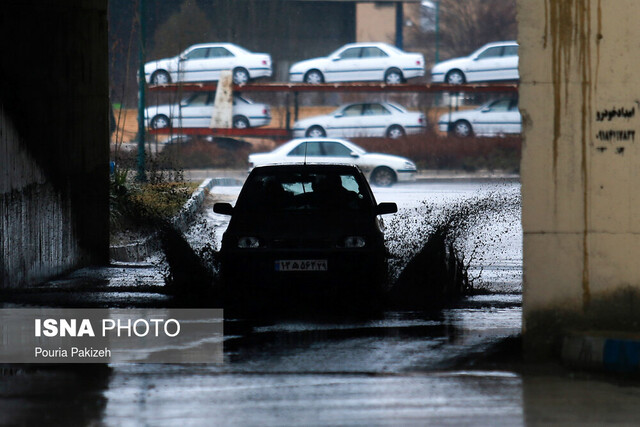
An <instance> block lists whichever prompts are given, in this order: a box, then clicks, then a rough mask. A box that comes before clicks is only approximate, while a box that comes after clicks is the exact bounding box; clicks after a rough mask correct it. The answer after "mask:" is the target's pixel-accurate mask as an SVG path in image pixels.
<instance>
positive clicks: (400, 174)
mask: <svg viewBox="0 0 640 427" xmlns="http://www.w3.org/2000/svg"><path fill="white" fill-rule="evenodd" d="M416 174H417V171H416V170H415V169H413V170H398V171H396V176H397V180H398V182H413V181H415V180H416Z"/></svg>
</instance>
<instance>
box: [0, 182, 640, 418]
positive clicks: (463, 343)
mask: <svg viewBox="0 0 640 427" xmlns="http://www.w3.org/2000/svg"><path fill="white" fill-rule="evenodd" d="M239 189H240V187H216V188H215V189H214V191H213V192H212V194H211V195H210V196H209V199H208V200H207V202H206V205H207V206H206V209H207V210H206V211H205V213H204V214H203V220H202V221H200V225H199V226H196V227H194V228H193V229H192V230H191V231H190V232H189V233H188V239H189V241H190V243H191V244H192V246H194V248H196V249H197V248H198V247H199V246H203V245H206V244H207V243H210V241H211V240H214V241H216V240H217V243H216V245H219V241H220V239H221V236H222V231H223V229H224V227H225V225H226V223H227V220H228V218H227V217H224V216H221V215H217V214H214V213H213V212H212V211H211V206H212V204H213V203H214V202H215V201H230V202H233V201H234V200H235V198H236V197H237V194H238V191H239ZM519 191H520V188H519V183H518V182H515V181H442V180H440V181H434V182H420V183H415V184H407V185H397V186H394V187H392V188H389V189H375V195H376V198H377V199H378V202H396V203H398V206H399V212H398V213H397V214H395V215H393V216H391V217H387V218H385V225H386V237H387V242H388V244H389V247H390V249H391V252H392V254H394V257H395V258H394V259H395V262H396V264H395V266H394V267H393V268H395V269H396V270H397V271H399V270H401V269H402V266H403V263H405V262H406V259H407V258H408V257H410V255H411V254H412V253H415V251H416V250H418V248H419V245H420V242H421V239H423V238H424V236H425V233H426V232H428V230H429V223H430V222H432V221H437V220H438V218H440V219H441V218H442V215H446V214H447V212H450V211H451V210H456V209H461V208H465V207H466V208H468V207H469V206H473V207H477V209H476V208H473V209H470V210H469V211H468V212H470V216H474V218H469V227H468V229H467V230H465V233H464V236H462V237H461V238H460V239H459V240H458V244H459V245H462V247H461V251H462V254H463V255H464V256H465V257H466V260H467V261H468V262H469V264H470V273H471V274H472V276H473V277H474V292H473V295H471V296H468V297H466V298H464V299H463V300H462V301H459V302H458V303H456V304H455V305H454V306H450V307H447V308H445V309H441V310H437V311H431V312H425V311H409V310H390V311H385V312H381V313H378V314H376V315H370V316H366V317H362V316H360V317H358V316H350V315H349V314H344V313H343V314H341V315H328V314H322V315H320V314H317V313H316V314H311V313H310V314H308V315H297V316H295V317H292V316H289V317H284V316H274V315H271V316H270V317H269V318H259V319H257V320H256V319H253V320H246V319H242V318H228V319H226V320H225V338H224V363H222V364H218V365H215V364H210V365H203V364H199V365H170V364H146V365H145V364H122V365H118V364H112V365H109V366H78V365H67V366H65V367H60V366H56V367H53V366H51V367H47V366H36V365H22V366H20V367H15V366H12V367H6V368H4V369H3V370H2V375H1V377H0V378H2V380H3V381H2V382H1V384H0V414H2V415H0V424H2V425H31V424H37V423H41V422H42V421H43V419H44V420H46V421H48V422H49V423H51V424H60V425H108V426H129V425H130V426H138V425H154V426H155V425H167V426H169V425H178V424H179V425H183V426H191V425H194V426H195V425H198V426H199V425H263V426H283V425H367V426H369V425H425V424H427V425H430V424H433V425H469V424H473V425H524V424H537V423H541V422H546V421H552V422H553V421H554V420H555V421H565V422H566V421H570V422H576V421H580V420H585V419H589V418H588V417H593V416H595V417H596V419H597V416H598V413H599V412H598V410H597V408H593V407H591V405H590V402H592V399H594V398H598V399H603V400H607V399H609V400H611V399H616V405H618V408H619V411H620V413H619V416H620V417H622V419H625V418H624V417H625V416H627V417H628V416H631V414H634V411H635V409H634V408H635V404H634V403H633V402H634V401H635V400H634V398H635V397H638V396H640V391H638V389H637V388H634V387H630V388H619V387H617V386H614V385H611V384H608V383H606V382H594V381H592V380H590V379H580V378H577V377H573V376H571V377H568V376H567V374H566V373H560V374H558V375H559V376H553V375H554V374H555V373H552V374H549V373H548V372H545V373H542V374H536V373H534V374H531V373H527V372H523V371H522V370H521V369H517V368H515V369H514V366H515V367H517V366H519V365H518V364H519V363H520V362H519V346H520V341H519V338H518V337H519V334H520V330H521V300H522V294H521V283H522V269H521V266H522V251H521V247H522V240H521V239H522V238H521V228H520V211H519ZM487 200H489V201H490V203H486V202H487ZM492 206H493V207H492ZM465 212H467V211H465ZM216 245H214V246H216ZM218 247H219V246H218ZM161 280H162V274H161V272H160V271H159V267H158V266H156V265H154V264H142V265H115V266H112V267H110V268H107V269H99V270H98V271H95V270H90V269H87V270H81V271H80V272H77V273H75V275H72V277H71V278H67V279H65V280H60V281H57V282H54V283H52V284H50V285H49V287H48V288H47V290H46V291H41V292H39V293H36V292H34V293H31V294H28V295H27V296H26V297H25V298H26V299H25V300H24V301H22V303H26V304H36V305H37V304H45V302H46V301H49V302H50V301H56V302H62V301H65V298H66V300H67V304H70V305H80V304H82V305H85V306H92V305H95V306H105V305H109V306H158V307H162V306H166V305H171V304H175V301H173V300H172V297H171V296H169V295H166V294H164V293H163V292H161V291H160V289H161V287H162V285H163V283H162V282H161ZM74 283H75V284H74ZM78 283H82V284H83V285H82V286H81V287H80V290H81V291H82V292H81V293H80V294H78V293H69V292H66V290H67V289H76V290H77V289H78ZM98 289H99V290H98ZM61 291H62V292H61ZM85 291H86V293H85ZM71 295H73V297H71ZM69 299H70V302H69ZM563 376H564V378H563ZM587 385H588V386H587ZM612 389H613V391H612ZM567 394H569V395H571V396H572V400H571V401H570V402H569V401H565V404H564V405H563V404H561V403H558V401H557V400H553V397H549V396H557V397H558V398H561V397H562V396H566V395H567ZM552 403H553V405H552ZM550 405H551V406H554V405H555V411H556V412H554V414H557V415H553V414H549V413H548V411H547V408H548V407H549V406H550ZM71 408H74V409H71ZM569 408H580V410H579V411H577V412H576V411H572V410H570V409H569ZM594 411H595V412H594ZM43 417H44V418H43Z"/></svg>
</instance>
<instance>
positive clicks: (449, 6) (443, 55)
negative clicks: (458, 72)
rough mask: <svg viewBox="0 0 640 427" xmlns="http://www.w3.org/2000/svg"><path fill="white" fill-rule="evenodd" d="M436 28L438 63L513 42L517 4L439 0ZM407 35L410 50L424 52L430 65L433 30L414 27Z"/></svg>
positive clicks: (507, 0)
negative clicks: (498, 44) (505, 41)
mask: <svg viewBox="0 0 640 427" xmlns="http://www.w3.org/2000/svg"><path fill="white" fill-rule="evenodd" d="M434 2H435V1H434ZM431 13H433V12H431ZM439 27H440V41H439V49H440V60H445V59H449V58H453V57H457V56H465V55H468V54H470V53H471V52H473V51H474V50H476V49H477V48H479V47H480V46H482V45H483V44H485V43H489V42H493V41H500V40H515V39H516V37H517V35H518V24H517V21H516V1H515V0H440V16H439ZM408 36H409V37H408V38H409V44H410V45H411V47H413V48H414V49H419V50H421V51H422V52H424V53H425V54H426V59H427V62H431V63H433V60H434V55H435V41H436V40H435V32H434V31H433V28H432V27H430V28H429V27H428V28H426V29H425V28H423V27H421V26H414V27H412V31H411V33H410V34H408Z"/></svg>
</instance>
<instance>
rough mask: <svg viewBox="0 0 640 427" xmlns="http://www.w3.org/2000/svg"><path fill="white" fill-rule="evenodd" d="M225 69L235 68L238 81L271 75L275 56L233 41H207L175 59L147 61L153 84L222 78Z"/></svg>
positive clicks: (149, 75)
mask: <svg viewBox="0 0 640 427" xmlns="http://www.w3.org/2000/svg"><path fill="white" fill-rule="evenodd" d="M223 70H232V72H233V82H234V83H235V84H245V83H247V82H249V81H250V80H252V79H255V78H258V77H270V76H271V73H272V70H271V56H270V55H269V54H267V53H252V52H249V51H248V50H246V49H244V48H242V47H240V46H237V45H235V44H232V43H203V44H196V45H193V46H191V47H190V48H188V49H187V50H185V51H184V52H182V53H181V54H180V55H178V56H174V57H173V58H167V59H160V60H157V61H152V62H147V63H146V64H144V75H145V80H146V81H147V83H149V84H167V83H175V82H201V81H218V80H220V72H221V71H223Z"/></svg>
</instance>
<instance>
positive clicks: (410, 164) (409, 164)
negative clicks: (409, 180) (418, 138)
mask: <svg viewBox="0 0 640 427" xmlns="http://www.w3.org/2000/svg"><path fill="white" fill-rule="evenodd" d="M404 169H416V165H415V164H414V163H413V162H404Z"/></svg>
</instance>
